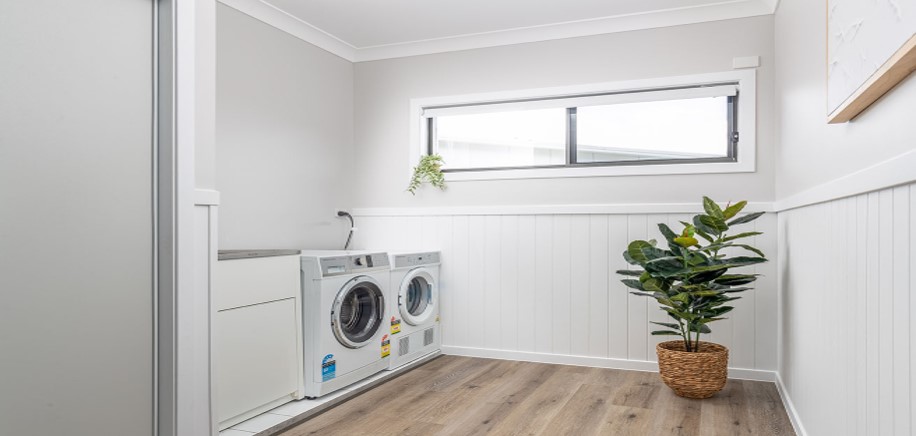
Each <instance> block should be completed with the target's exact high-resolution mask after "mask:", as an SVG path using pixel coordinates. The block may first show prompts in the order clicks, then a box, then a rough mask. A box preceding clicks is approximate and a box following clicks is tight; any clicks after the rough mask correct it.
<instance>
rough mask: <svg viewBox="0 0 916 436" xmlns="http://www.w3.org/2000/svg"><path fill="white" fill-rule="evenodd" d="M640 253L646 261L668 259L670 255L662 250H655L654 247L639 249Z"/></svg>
mask: <svg viewBox="0 0 916 436" xmlns="http://www.w3.org/2000/svg"><path fill="white" fill-rule="evenodd" d="M640 251H641V252H642V254H643V255H644V256H645V257H646V259H647V260H648V261H651V260H655V259H661V258H663V257H668V256H670V255H671V253H670V252H668V251H665V250H662V249H660V248H655V247H643V248H641V249H640Z"/></svg>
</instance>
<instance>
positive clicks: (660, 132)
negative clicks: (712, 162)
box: [576, 97, 730, 163]
mask: <svg viewBox="0 0 916 436" xmlns="http://www.w3.org/2000/svg"><path fill="white" fill-rule="evenodd" d="M727 100H728V99H727V97H707V98H692V99H684V100H668V101H650V102H639V103H626V104H611V105H602V106H585V107H580V108H578V109H577V110H576V127H577V129H576V157H577V158H576V162H579V163H588V162H620V161H639V160H672V159H710V158H713V159H714V158H727V157H728V156H729V142H730V141H729V139H728V138H729V135H728V127H729V126H728V101H727Z"/></svg>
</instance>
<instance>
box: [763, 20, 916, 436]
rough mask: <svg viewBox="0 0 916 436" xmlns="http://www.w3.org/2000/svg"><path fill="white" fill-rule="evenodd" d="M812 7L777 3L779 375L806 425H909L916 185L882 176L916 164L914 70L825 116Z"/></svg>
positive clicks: (818, 428)
mask: <svg viewBox="0 0 916 436" xmlns="http://www.w3.org/2000/svg"><path fill="white" fill-rule="evenodd" d="M825 13H826V12H825V9H824V5H823V3H822V2H781V3H780V7H779V10H778V11H777V14H776V24H775V26H776V27H775V41H776V54H777V59H776V64H777V71H776V82H777V98H776V100H777V105H776V113H777V114H778V124H779V141H778V146H777V160H776V167H777V177H776V188H777V191H776V192H777V198H778V199H779V200H780V203H782V204H784V205H786V206H788V207H796V206H799V205H801V206H803V207H800V208H798V209H794V210H789V211H786V212H781V213H780V214H779V241H778V243H779V247H780V251H781V253H780V256H779V259H780V265H779V275H780V289H779V293H780V298H781V303H780V312H781V316H782V321H781V323H780V327H781V332H780V344H781V346H780V359H779V373H780V376H781V378H782V383H783V386H782V388H783V389H784V392H785V394H786V395H787V397H788V398H789V399H790V401H791V404H792V405H793V406H794V410H790V413H791V414H794V418H795V419H796V420H797V422H798V423H799V424H800V426H801V427H803V428H804V430H805V431H806V432H807V434H811V435H821V434H829V435H843V434H848V435H871V434H875V435H877V434H880V435H910V434H913V433H914V431H916V428H914V427H912V425H913V423H912V422H911V421H912V417H913V416H916V389H914V388H913V387H912V386H911V384H912V381H913V380H916V373H914V372H916V354H914V353H916V323H914V322H913V321H912V319H911V318H912V316H913V313H916V298H913V297H912V295H913V294H914V293H916V280H914V279H913V276H912V274H913V273H912V271H914V270H916V255H914V253H916V186H914V185H903V186H898V187H895V188H894V187H889V186H888V185H896V184H899V183H901V182H904V181H907V180H909V181H912V180H913V179H914V178H916V172H914V171H913V166H912V164H911V163H910V162H912V161H913V157H912V156H909V155H906V153H910V155H912V153H913V150H914V149H916V124H914V123H913V122H912V121H913V114H914V113H916V79H914V78H913V77H910V78H909V79H907V80H905V81H904V82H903V83H902V84H900V85H899V86H898V87H897V88H896V89H894V90H892V91H891V92H890V93H889V94H887V95H886V96H885V97H883V98H882V99H881V100H879V101H878V102H877V103H876V104H875V105H874V106H873V107H871V108H869V109H868V110H866V111H865V112H863V113H862V114H861V115H860V116H859V117H858V118H856V119H855V120H853V121H852V122H850V123H847V124H840V125H828V124H827V123H826V110H827V109H826V66H825V59H826V52H825V51H826V28H825V26H826V24H825V23H826V17H825V15H824V14H825ZM900 155H903V156H902V157H899V158H896V159H895V157H896V156H900ZM884 161H888V163H886V164H882V165H879V166H878V167H875V168H872V169H869V170H868V171H864V172H860V171H862V170H864V169H866V168H868V167H872V166H873V165H876V164H879V163H880V162H884ZM838 179H842V180H838ZM883 188H887V189H883ZM869 191H871V192H869ZM860 193H861V195H854V194H860ZM796 194H798V195H796ZM811 202H814V203H815V204H811V205H805V204H806V203H811Z"/></svg>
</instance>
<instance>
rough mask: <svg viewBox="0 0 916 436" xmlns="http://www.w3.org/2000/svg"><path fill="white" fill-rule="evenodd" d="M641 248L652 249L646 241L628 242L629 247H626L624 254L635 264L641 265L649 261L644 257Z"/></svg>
mask: <svg viewBox="0 0 916 436" xmlns="http://www.w3.org/2000/svg"><path fill="white" fill-rule="evenodd" d="M643 248H653V247H652V244H650V243H649V242H647V241H642V240H636V241H633V242H630V245H628V246H627V251H626V254H627V255H629V256H630V259H632V260H633V261H634V262H635V263H639V264H643V263H646V262H648V261H649V258H648V257H646V255H645V253H643V252H642V250H643Z"/></svg>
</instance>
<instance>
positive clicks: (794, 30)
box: [775, 2, 916, 198]
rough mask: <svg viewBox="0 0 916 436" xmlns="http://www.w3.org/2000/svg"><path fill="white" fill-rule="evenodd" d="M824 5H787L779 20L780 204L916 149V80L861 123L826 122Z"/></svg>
mask: <svg viewBox="0 0 916 436" xmlns="http://www.w3.org/2000/svg"><path fill="white" fill-rule="evenodd" d="M824 13H825V12H824V5H823V4H822V2H781V3H780V6H779V10H778V12H777V14H776V31H775V36H776V39H775V40H776V53H777V54H778V55H777V59H776V64H777V69H776V83H777V86H778V89H777V106H776V113H777V114H778V116H779V119H778V126H779V133H780V135H779V149H778V153H777V160H776V168H777V171H778V172H777V177H776V193H777V197H778V198H784V197H786V196H788V195H791V194H794V193H797V192H801V191H804V190H805V189H808V188H811V187H813V186H816V185H819V184H822V183H826V182H829V181H831V180H833V179H836V178H838V177H842V176H844V175H847V174H849V173H852V172H855V171H857V170H859V169H862V168H865V167H867V166H869V165H873V164H876V163H878V162H881V161H884V160H887V159H889V158H891V157H894V156H897V155H899V154H901V153H904V152H906V151H909V150H913V149H916V123H914V122H913V119H914V114H916V77H913V76H910V78H909V79H907V80H906V81H904V82H903V83H902V84H900V85H899V86H898V87H897V88H896V89H894V90H893V91H892V92H890V93H888V94H887V95H885V96H884V97H883V98H882V99H881V100H879V101H878V102H877V103H876V104H875V105H874V106H872V107H871V108H869V109H867V110H866V111H865V112H863V113H862V114H861V115H860V116H859V117H858V118H856V119H855V120H853V121H852V122H850V123H846V124H827V123H826V119H827V85H826V80H827V77H826V74H827V73H826V71H827V70H826V65H825V62H826V61H825V59H826V58H827V53H826V47H827V40H826V35H827V29H826V21H827V19H826V17H825V16H824Z"/></svg>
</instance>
